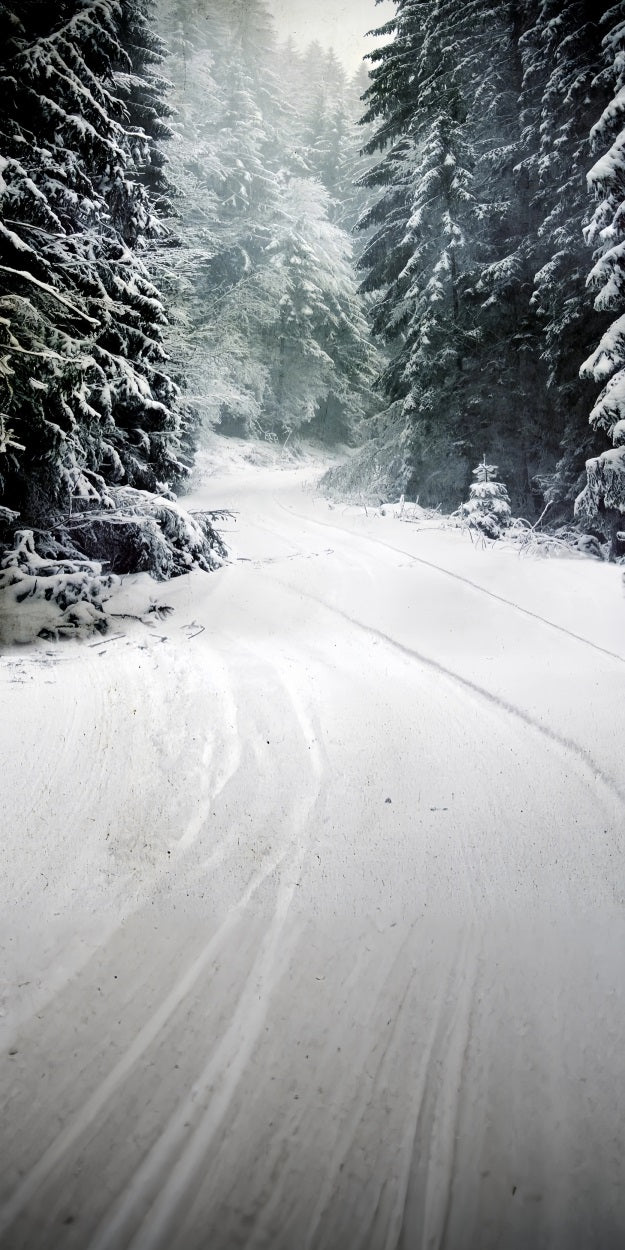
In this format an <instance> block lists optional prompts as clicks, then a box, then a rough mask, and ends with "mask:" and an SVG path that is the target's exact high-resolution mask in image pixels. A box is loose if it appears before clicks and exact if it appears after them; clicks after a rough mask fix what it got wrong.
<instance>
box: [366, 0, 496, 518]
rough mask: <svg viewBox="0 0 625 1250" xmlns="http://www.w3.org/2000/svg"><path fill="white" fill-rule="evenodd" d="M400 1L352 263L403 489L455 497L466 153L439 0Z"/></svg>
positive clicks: (380, 73)
mask: <svg viewBox="0 0 625 1250" xmlns="http://www.w3.org/2000/svg"><path fill="white" fill-rule="evenodd" d="M397 8H398V13H397V19H396V22H395V23H392V24H391V25H390V27H389V28H384V29H388V30H389V33H390V31H391V30H392V31H394V33H395V39H394V41H393V43H392V44H390V45H387V46H386V47H385V48H384V47H383V48H382V49H380V50H379V51H378V52H376V53H374V54H372V60H373V61H374V69H373V71H372V74H371V78H372V86H371V87H370V89H369V92H368V93H367V96H366V98H367V99H368V101H369V110H368V112H367V114H366V115H365V121H367V122H371V121H373V120H375V118H376V117H379V116H381V117H382V122H381V124H379V126H378V130H377V132H376V134H375V135H374V138H373V139H372V140H371V143H370V144H369V148H370V149H371V150H375V149H376V148H377V149H380V150H382V151H384V150H385V149H386V153H385V155H384V157H383V160H382V161H381V163H380V164H379V165H378V166H376V167H375V168H374V169H373V170H372V171H371V172H370V173H369V174H368V175H366V176H365V178H364V179H363V181H364V182H365V184H366V185H368V186H369V187H371V188H375V187H376V186H383V187H385V188H386V190H385V192H384V194H383V195H382V197H381V198H380V199H379V200H378V202H377V203H376V204H375V205H374V206H373V207H372V208H371V210H370V211H369V212H368V213H365V215H364V217H363V218H362V220H361V226H362V227H363V228H369V227H372V226H373V227H376V230H375V233H374V234H373V236H372V238H371V239H370V241H369V243H368V245H367V247H366V248H365V251H364V253H363V256H362V258H361V260H360V266H361V267H362V268H363V269H368V271H369V272H368V274H367V276H366V278H365V280H364V282H363V284H362V289H363V290H364V291H367V292H368V291H371V292H376V293H377V298H376V302H375V304H374V305H373V328H374V331H375V333H376V334H378V335H380V336H381V337H382V339H383V340H384V341H385V342H387V343H388V344H393V343H395V344H396V347H395V350H394V354H393V355H392V356H391V360H390V363H389V365H388V367H387V368H386V370H385V372H384V373H383V375H382V384H383V386H384V388H385V390H386V393H387V395H388V396H389V398H390V399H391V401H398V400H399V401H401V404H402V411H403V420H404V425H405V438H404V447H405V455H406V473H405V482H402V483H401V485H403V486H405V487H406V489H407V490H408V491H409V492H416V491H419V492H420V493H421V497H422V498H423V499H426V500H428V501H432V500H434V501H439V500H440V499H450V498H451V499H453V498H454V497H457V494H458V492H459V491H461V490H462V489H463V487H464V482H465V480H466V474H467V469H468V466H467V465H466V464H465V463H464V458H463V457H462V455H461V454H460V455H458V448H459V444H461V443H463V442H464V441H466V440H467V438H468V436H469V434H470V432H469V431H468V430H467V421H466V398H465V392H466V385H465V383H466V373H465V358H466V356H467V353H468V351H470V338H469V328H470V327H469V325H468V323H467V318H466V312H465V300H464V291H465V289H466V288H467V287H468V286H469V285H470V278H471V268H472V264H473V261H472V257H471V255H470V253H469V251H468V250H467V223H468V221H469V219H470V217H471V216H472V214H473V213H474V195H473V189H472V170H473V164H474V161H473V158H472V154H471V152H470V150H469V147H468V144H467V109H466V102H465V99H464V97H463V94H462V90H461V88H460V86H459V84H458V82H457V81H456V77H455V74H454V69H455V60H454V54H455V50H454V47H453V44H452V43H451V41H450V40H449V39H448V38H446V32H445V30H444V28H443V27H442V26H441V23H440V21H439V16H440V14H439V8H440V5H439V4H438V3H437V0H429V2H428V0H403V2H402V3H398V6H397ZM450 452H451V453H452V455H451V458H450V455H449V453H450Z"/></svg>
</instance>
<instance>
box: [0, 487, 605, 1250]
mask: <svg viewBox="0 0 625 1250" xmlns="http://www.w3.org/2000/svg"><path fill="white" fill-rule="evenodd" d="M310 476H311V473H310V470H305V469H304V470H302V469H299V470H292V469H290V470H284V471H279V470H277V469H275V468H274V469H267V468H264V469H263V468H256V469H254V468H252V467H250V466H249V465H248V466H247V467H243V468H241V469H240V471H238V472H236V473H234V472H231V473H230V474H228V475H226V476H223V477H222V478H216V477H213V478H211V479H210V480H209V482H208V484H207V486H206V487H204V488H203V489H202V490H199V491H198V494H197V496H196V498H195V500H194V501H193V502H194V503H196V504H198V505H199V504H209V505H210V506H213V507H220V506H223V507H231V508H233V509H236V510H237V512H238V519H237V522H236V524H235V523H234V522H232V523H231V524H230V526H229V528H230V529H233V530H234V533H233V534H232V535H229V538H230V541H231V542H233V543H234V544H235V546H236V551H237V554H238V557H239V559H238V561H237V562H236V563H234V564H233V565H232V566H231V567H228V568H227V569H225V570H224V571H223V572H221V573H219V574H216V575H213V576H207V575H204V574H197V575H192V576H191V577H188V578H181V579H179V580H178V581H177V582H175V583H172V584H170V585H168V586H166V587H159V588H158V590H159V595H160V597H161V598H162V600H163V602H166V603H168V604H171V605H172V606H173V607H174V608H175V612H174V613H173V614H172V615H171V616H169V617H167V619H166V620H164V621H161V622H159V623H157V625H156V626H155V627H154V628H153V629H151V630H147V629H145V628H143V627H142V626H140V625H138V624H136V623H133V622H131V621H126V620H120V621H119V626H120V628H119V630H118V631H117V632H116V633H114V634H112V635H110V636H109V637H107V638H105V639H103V640H100V641H97V642H93V643H91V644H82V645H78V644H76V645H70V644H66V645H63V646H59V647H55V646H50V644H41V646H39V647H36V648H32V649H26V650H19V651H13V652H11V651H7V652H5V654H4V655H3V656H1V657H0V699H1V705H2V725H1V727H0V747H1V750H2V765H3V767H2V805H1V814H0V823H1V824H2V834H1V837H0V860H1V866H2V883H3V886H2V893H3V897H2V914H1V919H0V924H1V933H0V937H1V945H2V952H3V963H2V971H1V976H2V982H3V983H2V986H1V987H0V988H1V989H2V1000H3V1003H2V1017H1V1019H0V1040H1V1044H2V1091H1V1102H0V1107H1V1127H0V1142H1V1152H2V1168H1V1170H0V1189H1V1195H0V1196H1V1199H2V1207H1V1209H0V1246H1V1247H2V1250H9V1248H10V1250H25V1248H28V1250H44V1248H46V1250H48V1248H49V1250H69V1248H70V1247H77V1248H80V1250H127V1248H128V1250H235V1248H239V1247H240V1248H241V1250H243V1248H245V1250H426V1248H427V1250H430V1248H437V1250H438V1248H441V1250H442V1248H443V1247H445V1248H446V1250H543V1248H544V1250H556V1248H558V1250H595V1247H596V1248H597V1250H599V1248H600V1250H616V1248H617V1247H622V1246H623V1245H624V1244H625V1046H624V1045H623V1037H624V1035H625V855H624V844H625V773H624V769H623V748H624V743H625V629H624V623H625V599H624V597H623V591H622V584H621V578H620V572H621V570H619V569H616V568H613V567H607V566H605V565H598V564H595V563H593V562H590V561H582V560H566V561H562V560H558V561H556V560H552V561H533V560H530V559H519V557H518V556H517V555H516V554H514V553H513V552H512V551H510V550H505V549H503V548H501V549H496V550H495V549H492V550H488V551H485V550H481V549H479V548H478V547H475V546H473V545H472V544H471V543H470V541H469V540H468V538H467V537H466V536H464V535H461V534H459V533H457V532H452V531H441V530H428V529H421V528H417V527H416V526H414V525H411V524H406V523H404V522H402V521H401V520H399V519H396V518H394V517H392V516H387V517H382V516H380V515H373V516H369V517H367V516H366V515H365V514H364V511H363V510H362V509H353V508H349V509H342V508H341V507H340V506H337V507H334V508H331V507H330V506H329V505H328V503H327V502H326V501H325V500H324V499H323V498H322V497H321V496H319V495H316V494H315V493H314V492H313V491H312V490H310V489H307V488H306V486H307V482H308V480H309V479H310ZM140 593H143V591H142V589H141V583H140V584H139V588H136V587H135V588H134V590H133V591H132V594H134V595H135V597H136V596H137V595H139V594H140ZM122 606H123V605H122Z"/></svg>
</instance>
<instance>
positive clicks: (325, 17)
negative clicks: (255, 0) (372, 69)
mask: <svg viewBox="0 0 625 1250" xmlns="http://www.w3.org/2000/svg"><path fill="white" fill-rule="evenodd" d="M268 4H269V8H270V9H271V11H272V13H273V15H274V17H275V19H276V26H277V32H278V38H279V39H280V41H281V42H282V41H283V40H285V39H288V38H289V36H291V37H292V38H293V39H294V40H295V42H296V43H297V45H298V47H300V48H305V47H306V46H307V44H309V43H312V42H313V40H314V39H318V40H319V42H320V43H321V44H323V46H324V47H326V48H330V47H332V48H334V51H335V52H336V55H337V56H338V57H340V59H341V60H342V61H343V64H344V65H345V68H346V69H347V70H348V72H349V73H350V74H353V73H354V71H355V70H357V69H358V66H359V64H360V62H361V61H362V58H363V56H364V54H365V52H369V51H370V50H371V49H372V48H373V47H375V43H376V41H375V40H373V39H365V38H364V36H365V34H366V32H367V31H368V30H372V29H373V28H375V27H377V26H382V25H383V24H384V22H388V20H389V18H391V17H393V15H394V13H395V5H394V4H393V3H391V2H390V0H384V2H383V3H382V4H377V5H376V4H375V0H268ZM382 42H385V41H382Z"/></svg>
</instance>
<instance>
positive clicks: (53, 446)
mask: <svg viewBox="0 0 625 1250" xmlns="http://www.w3.org/2000/svg"><path fill="white" fill-rule="evenodd" d="M376 33H377V34H378V35H382V36H383V42H382V44H381V46H378V47H377V48H376V50H375V51H373V52H371V53H370V54H369V57H368V64H365V65H363V69H362V72H361V73H359V74H358V75H356V78H355V79H354V80H353V81H350V80H349V79H348V76H347V75H346V72H345V70H344V69H343V67H342V65H341V64H340V62H339V61H338V59H337V58H336V57H335V56H334V55H333V54H332V53H331V52H328V51H326V50H324V49H323V48H322V47H321V46H320V45H319V44H313V45H312V46H311V47H309V48H308V49H307V50H306V51H305V52H304V53H302V52H299V51H298V50H297V49H296V48H295V47H294V46H293V45H292V44H290V43H286V44H284V43H281V42H280V40H279V32H276V29H275V26H274V23H273V21H272V19H271V16H270V13H269V10H268V8H267V6H266V5H265V4H264V3H263V0H228V3H227V4H225V3H224V2H223V0H159V3H158V4H156V3H153V0H59V2H58V3H57V4H56V5H54V6H51V5H49V4H47V3H45V0H19V3H16V2H9V3H1V4H0V34H1V36H2V52H1V65H0V92H1V110H2V116H1V120H0V126H1V131H2V147H1V149H0V249H1V252H2V255H1V257H0V287H1V291H0V305H1V307H0V378H1V383H2V405H1V412H0V542H1V543H2V544H3V550H4V557H3V558H2V559H1V560H0V564H1V565H2V569H3V570H4V571H3V572H2V573H1V574H0V576H1V577H2V578H4V582H3V585H4V586H5V587H6V585H7V579H8V580H9V581H10V582H11V584H13V585H17V584H18V582H19V583H20V585H21V583H22V581H24V579H26V580H25V581H24V590H23V593H26V591H27V590H28V592H29V593H30V592H33V593H34V586H33V581H32V578H33V576H34V574H35V573H36V568H37V562H39V564H40V565H41V562H42V561H43V562H48V568H50V567H54V568H55V569H56V571H57V573H58V575H59V577H63V578H65V581H64V583H63V585H64V595H65V598H64V599H63V600H62V602H63V603H65V606H66V607H67V605H68V604H69V605H70V606H71V594H70V593H69V591H68V582H67V579H68V578H70V581H71V578H72V577H73V579H74V582H73V584H74V585H75V586H77V585H78V583H79V582H80V578H78V577H77V574H78V572H79V571H82V574H83V575H86V573H85V570H87V572H88V574H89V576H91V575H92V574H93V567H94V566H93V565H92V564H89V562H93V561H94V560H95V561H98V560H100V561H105V562H106V567H107V571H108V572H113V573H114V572H128V571H136V570H141V569H149V570H150V571H152V572H153V573H155V575H156V576H159V577H168V576H172V575H174V574H176V573H179V572H183V571H184V570H185V569H187V568H189V567H192V566H193V565H198V564H199V565H200V567H203V568H206V569H211V568H214V567H216V566H217V565H218V564H219V562H220V560H221V558H222V556H223V547H222V544H221V541H220V538H219V535H218V532H216V529H215V525H216V526H217V530H218V528H219V523H218V519H217V520H216V518H215V517H214V516H209V515H206V514H203V515H197V514H196V515H195V516H190V515H189V514H188V513H186V512H185V510H184V507H183V506H181V503H180V502H179V500H178V496H179V495H180V493H181V492H183V491H184V486H185V481H186V480H187V478H188V475H189V471H190V468H191V466H192V463H193V455H194V449H195V447H196V445H197V440H198V438H201V432H202V429H203V428H211V429H218V430H220V431H221V432H223V434H224V435H234V434H236V435H239V436H243V437H256V438H258V437H262V438H265V439H280V440H283V441H284V440H287V439H289V438H290V437H291V435H297V434H298V433H300V434H301V433H303V432H305V433H306V435H307V436H308V437H311V438H315V439H317V440H321V441H325V442H326V443H335V444H340V445H347V446H351V448H352V449H353V448H357V447H358V446H359V445H362V447H361V449H360V450H356V451H355V452H353V453H352V454H351V455H350V456H349V459H348V463H347V466H346V468H344V469H342V470H339V472H338V475H337V474H335V477H336V478H337V480H338V482H339V484H341V483H342V485H343V487H344V489H346V490H349V489H355V488H356V487H357V488H358V489H367V488H368V486H371V487H372V488H374V489H379V490H384V491H387V492H391V493H392V492H395V493H396V494H397V495H399V493H404V494H405V495H406V496H407V497H408V498H417V497H418V498H419V499H420V500H421V501H422V502H423V503H427V504H441V505H442V506H443V507H444V508H446V509H448V510H450V509H453V508H457V507H458V506H459V505H460V504H461V503H462V501H463V500H466V499H467V496H468V493H469V484H470V482H471V473H472V470H474V468H475V465H476V463H478V462H479V461H480V460H482V458H483V457H488V459H489V460H490V459H494V460H496V461H497V463H498V464H499V465H500V466H501V473H502V475H503V478H504V480H505V482H506V485H507V488H508V492H509V496H510V500H511V504H512V507H513V509H514V510H515V511H521V512H522V513H523V514H524V515H526V516H528V517H530V518H532V517H534V518H535V517H536V516H537V515H538V514H539V513H541V512H542V511H543V510H544V508H545V506H546V505H549V508H550V510H551V512H550V515H551V517H553V520H554V522H556V521H561V520H563V519H570V518H572V517H573V514H574V512H575V514H576V515H577V518H578V521H579V523H580V524H581V525H582V526H583V527H584V528H585V529H586V530H587V531H589V532H591V533H596V534H598V535H600V536H601V537H603V538H607V539H610V541H611V551H612V554H619V553H620V552H621V551H622V550H623V543H622V540H621V539H620V538H619V534H620V532H621V528H622V527H623V520H622V517H623V513H624V512H625V398H624V396H625V280H624V275H625V259H624V257H625V250H624V249H625V209H624V206H623V177H624V168H625V139H624V136H623V128H622V121H623V112H624V110H625V5H624V4H623V3H619V4H616V5H597V4H595V3H593V4H589V3H583V2H580V0H558V2H557V3H556V2H555V0H517V2H515V3H499V4H491V3H489V2H488V0H467V2H466V3H462V4H457V3H456V4H452V3H450V2H449V0H396V15H395V17H394V18H393V20H392V21H390V22H389V23H388V24H387V25H386V26H384V27H383V28H381V30H379V31H377V32H376ZM485 463H486V461H485V460H484V464H485ZM341 474H342V476H341ZM50 562H52V565H50ZM54 562H56V564H54ZM81 562H82V563H81ZM18 573H19V577H18ZM29 578H30V579H31V580H30V581H29V580H28V579H29ZM20 579H21V581H20ZM16 593H17V592H16ZM20 593H21V592H20ZM68 595H69V598H68ZM76 597H78V598H79V599H85V598H88V599H89V598H91V600H93V591H92V589H91V590H90V591H89V592H87V591H85V585H84V582H83V583H82V589H79V590H76V591H75V593H74V600H75V599H76Z"/></svg>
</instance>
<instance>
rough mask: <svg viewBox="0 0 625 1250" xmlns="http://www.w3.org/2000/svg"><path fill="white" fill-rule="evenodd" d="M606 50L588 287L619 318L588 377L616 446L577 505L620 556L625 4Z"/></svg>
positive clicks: (609, 22) (617, 10)
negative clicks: (606, 95)
mask: <svg viewBox="0 0 625 1250" xmlns="http://www.w3.org/2000/svg"><path fill="white" fill-rule="evenodd" d="M603 22H604V30H605V34H604V39H603V45H604V49H605V54H606V60H607V75H608V76H609V79H610V81H611V83H612V85H613V94H612V98H611V100H610V102H609V104H608V105H607V107H606V108H605V109H604V111H603V113H602V115H601V117H600V118H599V120H598V121H597V122H596V123H595V125H594V126H593V128H592V131H591V141H592V145H593V149H594V150H595V152H600V153H601V154H600V155H599V157H598V159H597V160H596V161H595V164H594V165H593V167H592V169H591V170H590V173H589V175H588V184H589V187H590V190H591V191H592V192H593V194H594V197H595V199H596V201H598V203H597V206H596V208H595V212H594V214H593V217H592V220H591V222H590V225H589V226H588V228H587V230H586V237H587V240H588V242H589V243H590V245H591V246H592V247H594V249H595V256H596V260H595V264H594V266H593V269H592V270H591V273H590V276H589V279H588V283H589V286H590V287H591V289H592V288H594V289H595V290H597V295H596V297H595V307H596V308H597V309H599V311H601V312H606V313H609V314H611V316H612V317H614V315H615V314H617V316H616V320H613V321H612V323H611V325H610V326H609V328H608V329H607V330H606V331H605V333H604V335H603V337H602V338H601V341H600V343H599V346H598V347H597V348H596V350H595V351H594V352H593V353H592V355H590V356H589V357H588V359H587V360H586V361H585V363H584V364H583V366H582V376H584V377H589V378H592V379H594V381H595V382H601V383H602V384H603V389H602V391H601V394H600V395H599V398H598V399H597V402H596V403H595V406H594V408H593V410H592V412H591V414H590V422H591V424H592V426H593V427H594V428H595V429H597V430H601V431H602V432H604V433H605V434H607V435H608V437H609V438H610V440H611V442H612V447H611V448H610V449H609V450H608V451H604V452H602V453H601V455H599V456H596V457H594V458H592V459H590V460H589V461H588V462H587V465H586V473H587V484H586V486H585V488H584V490H583V491H582V493H581V494H580V495H579V497H578V499H577V502H576V511H577V514H578V515H579V516H580V517H581V518H582V519H583V520H584V521H585V522H586V524H587V525H589V526H590V527H593V528H597V529H599V530H601V531H602V532H603V533H604V534H606V536H609V537H610V539H611V551H612V554H613V555H615V554H617V553H619V552H620V551H621V550H622V546H623V545H622V543H621V541H620V540H619V538H618V534H619V533H620V532H622V531H623V530H624V529H625V194H624V190H623V188H624V186H625V3H624V2H623V0H619V3H617V4H616V5H614V6H612V7H611V8H610V9H609V10H608V11H607V12H606V13H605V14H604V18H603Z"/></svg>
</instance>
